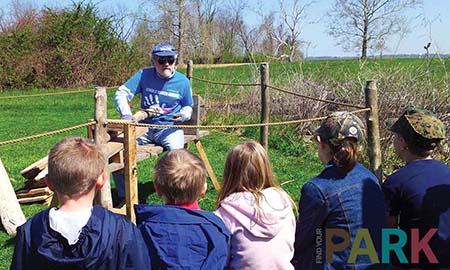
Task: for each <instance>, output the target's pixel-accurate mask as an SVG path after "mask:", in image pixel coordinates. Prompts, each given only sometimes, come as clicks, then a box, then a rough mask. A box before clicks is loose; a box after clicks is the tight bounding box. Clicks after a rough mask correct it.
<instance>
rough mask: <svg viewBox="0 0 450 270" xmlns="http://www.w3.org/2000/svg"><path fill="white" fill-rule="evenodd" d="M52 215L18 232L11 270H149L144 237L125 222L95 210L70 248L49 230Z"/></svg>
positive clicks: (40, 216)
mask: <svg viewBox="0 0 450 270" xmlns="http://www.w3.org/2000/svg"><path fill="white" fill-rule="evenodd" d="M49 211H50V209H47V210H45V211H42V212H40V213H38V214H36V215H35V216H34V217H32V218H31V219H29V220H28V221H27V222H26V223H25V224H24V225H22V226H20V227H19V228H18V230H17V238H16V247H15V250H14V256H13V261H12V264H11V269H17V270H21V269H24V270H25V269H30V270H31V269H33V270H40V269H64V270H71V269H105V270H112V269H150V261H149V257H148V254H147V252H146V248H145V243H144V241H143V240H142V235H141V233H140V232H139V230H138V229H137V228H136V227H135V226H134V225H133V224H132V223H131V222H129V221H128V220H126V219H125V218H123V217H121V216H119V215H116V214H113V213H112V212H110V211H108V210H106V209H105V208H103V207H101V206H94V208H93V209H92V215H91V217H90V219H89V221H88V223H87V224H86V226H84V227H83V228H82V231H81V234H80V237H79V238H78V241H77V243H75V244H74V245H69V244H68V242H67V240H66V238H64V237H63V236H62V235H60V234H59V233H58V232H56V231H53V230H52V229H51V228H50V225H49Z"/></svg>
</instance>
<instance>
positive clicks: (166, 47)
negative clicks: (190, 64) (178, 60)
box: [152, 43, 177, 57]
mask: <svg viewBox="0 0 450 270" xmlns="http://www.w3.org/2000/svg"><path fill="white" fill-rule="evenodd" d="M155 55H156V56H161V57H163V56H177V51H176V50H175V47H174V46H172V45H170V44H169V43H159V44H158V45H156V46H155V47H154V48H153V50H152V56H155Z"/></svg>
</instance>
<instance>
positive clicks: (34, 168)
mask: <svg viewBox="0 0 450 270" xmlns="http://www.w3.org/2000/svg"><path fill="white" fill-rule="evenodd" d="M47 164H48V158H47V157H43V158H41V159H40V160H38V161H36V162H35V163H33V164H31V165H30V166H28V167H26V168H25V169H23V170H22V171H21V172H20V174H21V175H22V176H23V177H25V178H26V179H35V177H36V176H37V175H38V174H39V173H40V172H41V171H42V170H43V169H45V168H47Z"/></svg>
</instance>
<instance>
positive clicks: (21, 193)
mask: <svg viewBox="0 0 450 270" xmlns="http://www.w3.org/2000/svg"><path fill="white" fill-rule="evenodd" d="M52 194H53V191H51V190H50V188H48V187H42V188H33V189H20V190H18V191H16V195H17V198H18V199H21V198H30V197H34V196H41V195H52Z"/></svg>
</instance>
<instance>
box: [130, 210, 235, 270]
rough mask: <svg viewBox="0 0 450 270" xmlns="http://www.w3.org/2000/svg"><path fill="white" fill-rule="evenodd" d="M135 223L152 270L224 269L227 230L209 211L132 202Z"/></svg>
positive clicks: (228, 237) (227, 240) (226, 252)
mask: <svg viewBox="0 0 450 270" xmlns="http://www.w3.org/2000/svg"><path fill="white" fill-rule="evenodd" d="M134 210H135V212H136V224H137V226H138V228H139V229H140V230H141V232H142V235H143V237H144V241H145V243H146V244H147V247H148V250H149V253H150V257H151V261H152V269H184V270H186V269H192V270H202V269H204V270H212V269H220V270H222V269H224V268H225V266H226V263H227V257H228V242H229V240H230V231H229V230H228V229H227V228H226V227H225V224H224V223H223V221H222V220H221V219H220V218H219V217H217V216H216V215H214V214H213V213H211V212H207V211H203V210H190V209H185V208H181V207H178V206H171V205H135V206H134Z"/></svg>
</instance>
